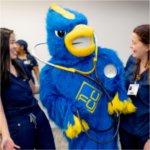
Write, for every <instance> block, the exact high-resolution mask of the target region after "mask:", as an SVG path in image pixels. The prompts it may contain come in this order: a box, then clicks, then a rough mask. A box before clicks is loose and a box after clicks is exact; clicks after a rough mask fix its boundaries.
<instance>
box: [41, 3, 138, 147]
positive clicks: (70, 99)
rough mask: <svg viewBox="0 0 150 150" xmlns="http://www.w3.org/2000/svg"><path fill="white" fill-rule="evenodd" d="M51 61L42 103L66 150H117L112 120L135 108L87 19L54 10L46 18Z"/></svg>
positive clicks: (118, 68)
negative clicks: (61, 131) (96, 39)
mask: <svg viewBox="0 0 150 150" xmlns="http://www.w3.org/2000/svg"><path fill="white" fill-rule="evenodd" d="M46 30H47V44H48V49H49V52H50V54H51V56H52V58H51V59H50V61H49V62H50V63H52V64H53V66H49V65H46V66H45V67H44V68H43V69H42V72H41V76H40V78H41V83H40V84H41V89H40V98H41V101H42V103H43V105H44V106H45V107H46V108H47V111H48V114H49V117H50V119H52V120H53V121H54V122H55V123H56V124H57V125H58V127H59V128H61V129H62V130H63V132H64V135H65V137H66V138H67V140H68V142H69V148H70V149H117V148H118V146H117V136H116V137H114V135H115V131H116V122H115V117H114V116H115V114H120V113H124V114H126V113H131V112H134V111H135V107H134V105H133V104H132V102H131V100H129V99H128V96H127V94H126V93H127V92H126V90H125V86H124V69H123V65H122V63H121V61H120V60H119V58H118V57H117V55H116V53H115V52H114V51H113V50H110V49H107V48H100V47H98V46H97V45H96V42H95V37H94V30H93V29H92V28H91V27H89V26H88V25H87V18H86V17H85V16H84V15H83V14H81V13H78V12H76V11H73V10H70V9H64V8H61V7H59V6H57V5H56V4H52V5H51V7H50V9H49V10H48V13H47V18H46Z"/></svg>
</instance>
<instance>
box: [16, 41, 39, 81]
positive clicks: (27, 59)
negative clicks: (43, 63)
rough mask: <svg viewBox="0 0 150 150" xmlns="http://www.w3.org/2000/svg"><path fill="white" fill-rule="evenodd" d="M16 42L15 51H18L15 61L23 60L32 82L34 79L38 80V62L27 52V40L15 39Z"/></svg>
mask: <svg viewBox="0 0 150 150" xmlns="http://www.w3.org/2000/svg"><path fill="white" fill-rule="evenodd" d="M16 44H17V52H18V58H17V61H19V62H20V61H22V62H23V64H24V65H25V66H26V68H27V69H28V71H29V74H30V76H31V79H32V81H33V82H35V79H36V80H37V81H39V67H38V63H37V61H36V59H35V58H34V57H33V56H32V55H31V54H30V53H29V51H28V44H27V42H26V41H24V40H18V41H16ZM32 71H33V73H34V76H35V78H34V77H33V75H32Z"/></svg>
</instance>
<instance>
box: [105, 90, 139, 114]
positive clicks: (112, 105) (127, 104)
mask: <svg viewBox="0 0 150 150" xmlns="http://www.w3.org/2000/svg"><path fill="white" fill-rule="evenodd" d="M135 111H136V107H135V106H134V105H133V103H132V101H131V100H130V99H127V100H124V101H121V100H120V99H119V97H118V93H117V94H116V95H115V97H114V98H113V100H112V101H111V102H109V103H108V112H109V114H111V115H112V114H114V113H123V114H128V113H133V112H135Z"/></svg>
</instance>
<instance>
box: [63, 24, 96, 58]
mask: <svg viewBox="0 0 150 150" xmlns="http://www.w3.org/2000/svg"><path fill="white" fill-rule="evenodd" d="M65 45H66V47H67V49H68V51H69V52H70V53H71V54H72V55H74V56H77V57H85V56H89V55H90V54H92V53H93V52H94V51H95V49H96V45H95V42H94V30H93V29H92V28H91V27H89V26H87V25H83V24H80V25H77V26H76V27H75V28H74V29H73V30H72V31H71V32H69V33H68V34H67V35H66V36H65Z"/></svg>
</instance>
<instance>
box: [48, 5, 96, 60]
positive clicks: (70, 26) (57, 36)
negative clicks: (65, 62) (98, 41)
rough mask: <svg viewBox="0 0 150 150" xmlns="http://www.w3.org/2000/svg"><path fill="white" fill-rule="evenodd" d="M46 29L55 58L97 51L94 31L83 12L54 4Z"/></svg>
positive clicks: (78, 55)
mask: <svg viewBox="0 0 150 150" xmlns="http://www.w3.org/2000/svg"><path fill="white" fill-rule="evenodd" d="M46 30H47V43H48V48H49V52H50V54H51V55H52V56H53V57H55V58H58V59H65V58H75V57H76V58H78V57H86V56H89V55H91V54H92V53H93V52H94V51H95V48H96V46H95V40H94V31H93V29H92V28H90V27H89V26H87V18H86V17H85V16H84V15H83V14H81V13H78V12H76V11H73V10H70V9H64V8H62V7H59V6H58V5H56V4H52V5H51V6H50V9H49V10H48V13H47V18H46Z"/></svg>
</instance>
